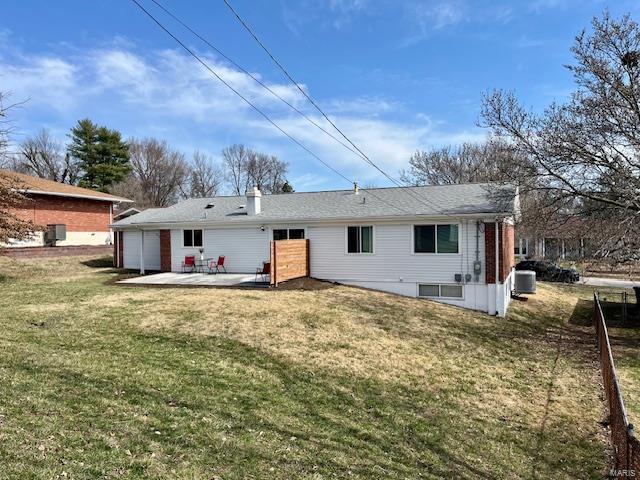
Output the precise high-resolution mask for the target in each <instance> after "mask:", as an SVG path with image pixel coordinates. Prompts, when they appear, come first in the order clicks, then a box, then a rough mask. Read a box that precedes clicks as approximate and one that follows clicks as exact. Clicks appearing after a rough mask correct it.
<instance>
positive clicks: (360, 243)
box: [347, 225, 373, 253]
mask: <svg viewBox="0 0 640 480" xmlns="http://www.w3.org/2000/svg"><path fill="white" fill-rule="evenodd" d="M347 253H373V227H372V226H370V225H367V226H364V227H363V226H357V227H356V226H354V227H347Z"/></svg>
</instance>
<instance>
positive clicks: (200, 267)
mask: <svg viewBox="0 0 640 480" xmlns="http://www.w3.org/2000/svg"><path fill="white" fill-rule="evenodd" d="M211 260H213V258H203V259H199V258H196V272H199V273H204V272H205V270H206V269H208V268H209V262H211Z"/></svg>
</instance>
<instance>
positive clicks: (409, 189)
mask: <svg viewBox="0 0 640 480" xmlns="http://www.w3.org/2000/svg"><path fill="white" fill-rule="evenodd" d="M222 1H223V2H224V3H225V5H226V6H227V7H228V8H229V10H231V12H232V13H233V15H234V16H235V18H236V19H237V20H238V22H240V24H241V25H242V26H243V27H244V29H245V30H246V31H247V32H248V33H249V35H251V37H252V38H253V39H254V40H255V41H256V43H257V44H258V45H259V46H260V47H261V48H262V50H264V52H265V53H266V54H267V55H268V56H269V58H270V59H271V60H272V61H273V63H275V64H276V66H277V67H278V68H279V69H280V70H281V71H282V73H283V74H284V75H285V76H286V77H287V79H289V81H290V82H291V83H292V84H293V85H294V86H295V87H296V88H297V89H298V90H299V91H300V93H302V95H304V97H305V98H306V99H307V100H308V101H309V103H311V105H313V107H315V109H316V110H317V111H318V112H319V113H320V114H321V115H322V116H323V117H324V118H325V120H326V121H327V122H329V124H330V125H331V126H332V127H333V128H334V129H335V131H336V132H338V133H339V134H340V136H342V137H343V138H344V139H345V140H346V141H347V142H348V143H349V144H350V145H351V146H352V147H353V148H354V149H355V150H356V152H357V153H358V154H359V156H360V157H361V158H362V159H363V160H364V161H365V162H367V163H368V164H369V165H371V166H372V167H373V168H375V169H376V170H377V171H378V172H380V173H381V174H382V175H384V176H385V177H386V178H387V179H388V180H390V181H391V182H392V183H393V184H394V185H396V186H397V187H401V188H404V189H405V191H407V192H409V193H410V194H412V195H413V196H414V198H416V199H417V200H419V201H420V202H421V203H423V204H424V205H427V206H429V207H431V208H435V210H436V211H437V212H439V213H442V211H441V210H440V208H439V207H438V206H437V205H435V204H434V203H433V202H431V201H430V200H428V199H427V198H425V197H424V196H423V195H420V194H418V193H417V192H415V191H414V190H412V187H411V186H410V185H405V184H403V183H401V182H400V181H398V180H396V179H395V178H393V177H392V176H391V175H390V174H388V173H387V172H386V171H384V170H383V169H382V168H381V167H379V166H378V165H377V164H376V163H375V162H374V161H373V160H371V159H370V158H369V156H368V155H367V154H366V153H364V152H363V151H362V150H361V149H360V148H359V147H358V146H357V145H356V144H355V143H354V142H353V141H352V140H351V139H350V138H349V137H348V136H347V135H346V134H345V133H344V132H343V131H342V130H341V129H340V128H339V127H338V126H337V125H336V124H335V122H334V121H333V120H331V118H330V117H329V116H328V115H327V114H326V113H325V112H324V110H323V109H322V108H320V106H319V105H318V103H317V102H316V101H315V100H314V99H313V98H312V97H311V95H309V94H308V93H307V92H306V91H305V90H304V88H302V87H301V86H300V84H299V83H298V82H297V81H296V80H295V79H294V78H293V76H292V75H291V74H290V73H289V71H288V70H287V69H286V68H285V67H284V65H282V63H281V62H280V61H278V59H277V58H276V57H275V55H273V54H272V53H271V51H270V50H269V48H267V46H266V45H265V44H264V42H263V41H262V40H260V38H259V37H258V35H257V34H256V33H255V32H254V31H253V29H252V28H251V27H250V26H249V24H247V22H246V21H245V20H244V19H243V18H242V17H241V16H240V14H239V13H238V11H237V10H236V9H235V8H234V7H233V5H231V2H230V1H229V0H222Z"/></svg>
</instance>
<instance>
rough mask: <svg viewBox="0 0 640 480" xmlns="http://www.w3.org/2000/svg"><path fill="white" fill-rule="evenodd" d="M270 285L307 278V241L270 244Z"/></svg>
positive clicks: (286, 241) (279, 241)
mask: <svg viewBox="0 0 640 480" xmlns="http://www.w3.org/2000/svg"><path fill="white" fill-rule="evenodd" d="M270 251H271V285H276V286H277V285H278V283H280V282H285V281H287V280H292V279H294V278H300V277H308V276H309V240H278V241H277V242H271V245H270Z"/></svg>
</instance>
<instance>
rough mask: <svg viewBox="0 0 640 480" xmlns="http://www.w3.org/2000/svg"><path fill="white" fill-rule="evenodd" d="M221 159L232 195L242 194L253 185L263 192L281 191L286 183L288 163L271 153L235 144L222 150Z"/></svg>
mask: <svg viewBox="0 0 640 480" xmlns="http://www.w3.org/2000/svg"><path fill="white" fill-rule="evenodd" d="M222 159H223V164H224V167H225V170H226V173H227V178H228V181H229V184H230V187H231V191H232V193H233V194H234V195H244V193H245V192H246V191H247V189H248V188H251V187H253V186H257V187H258V188H260V190H262V191H263V192H264V193H281V192H282V191H283V187H284V185H285V183H287V180H286V174H287V170H288V168H289V165H288V164H287V163H286V162H283V161H282V160H280V159H278V158H277V157H275V156H273V155H267V154H265V153H260V152H256V151H254V150H252V149H250V148H247V147H245V146H244V145H237V144H236V145H231V146H230V147H227V148H225V149H224V150H222Z"/></svg>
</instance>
